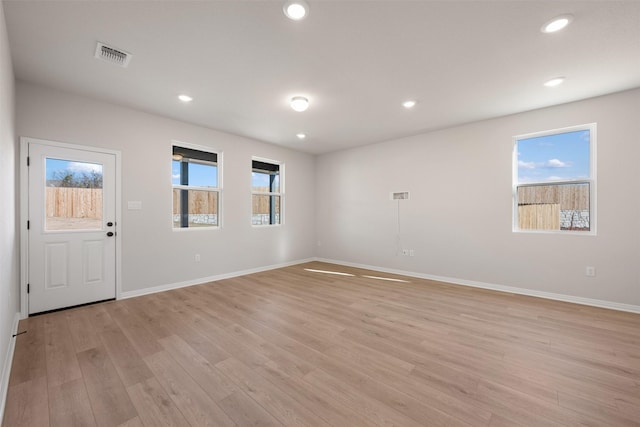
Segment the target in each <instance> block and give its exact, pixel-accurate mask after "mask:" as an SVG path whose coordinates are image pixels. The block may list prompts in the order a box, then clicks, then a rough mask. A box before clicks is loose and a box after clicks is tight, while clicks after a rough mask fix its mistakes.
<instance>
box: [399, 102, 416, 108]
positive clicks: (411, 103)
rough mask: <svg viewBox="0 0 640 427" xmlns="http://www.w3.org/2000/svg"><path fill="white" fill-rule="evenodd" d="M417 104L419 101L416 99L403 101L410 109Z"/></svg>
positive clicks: (404, 105) (403, 104)
mask: <svg viewBox="0 0 640 427" xmlns="http://www.w3.org/2000/svg"><path fill="white" fill-rule="evenodd" d="M416 104H417V101H414V100H408V101H404V102H403V103H402V106H403V107H404V108H406V109H407V110H408V109H410V108H413V107H415V106H416Z"/></svg>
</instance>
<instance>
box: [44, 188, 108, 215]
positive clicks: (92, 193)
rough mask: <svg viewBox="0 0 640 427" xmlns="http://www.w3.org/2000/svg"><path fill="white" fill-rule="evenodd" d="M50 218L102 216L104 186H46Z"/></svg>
mask: <svg viewBox="0 0 640 427" xmlns="http://www.w3.org/2000/svg"><path fill="white" fill-rule="evenodd" d="M46 213H47V217H49V218H92V219H101V218H102V188H76V187H46Z"/></svg>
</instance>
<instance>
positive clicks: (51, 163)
mask: <svg viewBox="0 0 640 427" xmlns="http://www.w3.org/2000/svg"><path fill="white" fill-rule="evenodd" d="M56 172H59V173H62V172H72V173H75V174H78V175H82V174H83V173H87V174H88V173H92V172H97V173H99V174H102V165H100V164H97V163H87V162H75V161H71V160H62V159H50V158H47V159H46V176H47V180H50V179H54V174H55V173H56Z"/></svg>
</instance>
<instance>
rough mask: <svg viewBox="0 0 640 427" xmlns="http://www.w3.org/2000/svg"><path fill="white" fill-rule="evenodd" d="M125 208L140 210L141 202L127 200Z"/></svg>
mask: <svg viewBox="0 0 640 427" xmlns="http://www.w3.org/2000/svg"><path fill="white" fill-rule="evenodd" d="M127 208H128V209H129V210H130V211H139V210H142V202H140V201H129V202H127Z"/></svg>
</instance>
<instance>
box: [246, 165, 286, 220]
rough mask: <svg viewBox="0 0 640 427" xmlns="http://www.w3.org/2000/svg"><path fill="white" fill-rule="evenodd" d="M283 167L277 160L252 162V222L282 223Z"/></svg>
mask: <svg viewBox="0 0 640 427" xmlns="http://www.w3.org/2000/svg"><path fill="white" fill-rule="evenodd" d="M282 169H283V165H282V164H280V163H277V162H272V161H267V160H261V159H253V160H252V162H251V224H253V225H269V224H281V223H282V199H283V191H282V184H283V182H282Z"/></svg>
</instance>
